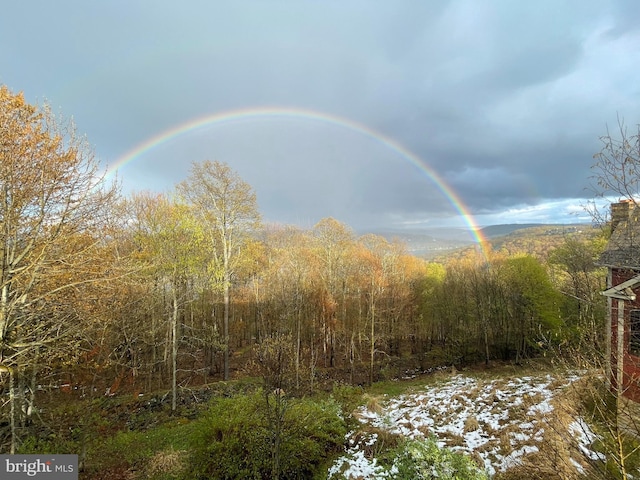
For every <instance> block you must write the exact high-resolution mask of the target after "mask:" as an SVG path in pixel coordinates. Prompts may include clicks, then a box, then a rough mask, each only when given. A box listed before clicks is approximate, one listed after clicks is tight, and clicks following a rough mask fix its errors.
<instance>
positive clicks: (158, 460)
mask: <svg viewBox="0 0 640 480" xmlns="http://www.w3.org/2000/svg"><path fill="white" fill-rule="evenodd" d="M186 461H187V452H186V451H184V450H174V449H173V447H170V448H168V449H166V450H162V451H160V452H158V453H156V454H155V455H154V456H153V457H151V459H150V460H149V463H148V464H147V474H148V475H149V476H153V475H160V474H171V473H178V472H180V471H182V470H183V469H184V468H185V467H186Z"/></svg>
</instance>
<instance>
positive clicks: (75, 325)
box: [0, 86, 604, 451]
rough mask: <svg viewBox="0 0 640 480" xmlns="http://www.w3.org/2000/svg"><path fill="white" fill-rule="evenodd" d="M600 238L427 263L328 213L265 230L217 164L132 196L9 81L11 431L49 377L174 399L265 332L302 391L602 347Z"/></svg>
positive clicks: (82, 388)
mask: <svg viewBox="0 0 640 480" xmlns="http://www.w3.org/2000/svg"><path fill="white" fill-rule="evenodd" d="M601 247H602V242H599V241H596V240H593V241H591V240H589V241H583V240H577V239H575V238H572V237H569V238H567V241H566V242H565V244H564V245H563V246H562V247H560V248H558V249H556V250H554V251H553V252H552V253H551V254H550V256H549V258H548V259H546V260H545V261H543V260H541V259H539V258H535V257H533V256H530V255H526V254H518V255H505V254H500V253H492V254H490V255H489V258H485V257H484V256H482V255H480V254H479V253H470V254H469V255H467V256H465V257H464V258H459V259H455V260H452V261H450V262H449V263H445V264H443V263H433V262H428V261H426V260H425V259H421V258H418V257H415V256H412V255H410V254H409V253H408V252H407V250H406V248H405V246H404V245H402V244H401V243H399V242H395V241H388V240H386V239H385V238H383V237H380V236H377V235H372V234H367V235H362V236H358V235H356V234H355V232H354V231H353V230H351V229H350V228H349V227H348V226H347V225H345V224H343V223H341V222H339V221H337V220H335V219H332V218H325V219H322V220H320V221H319V222H318V223H317V224H316V225H315V226H314V227H312V228H310V229H301V228H297V227H293V226H276V225H264V224H262V223H261V219H260V213H259V209H258V204H257V199H256V196H255V193H254V192H253V189H252V188H251V186H250V185H248V184H247V183H246V182H244V181H243V180H242V179H241V178H240V177H239V175H238V174H237V173H236V172H234V171H233V170H232V169H231V167H230V166H229V165H226V164H224V163H221V162H212V161H204V162H200V163H194V164H193V165H192V168H191V172H190V175H189V177H188V178H187V179H185V180H184V181H183V182H181V183H179V184H178V185H176V187H175V189H174V190H173V191H172V192H170V193H165V194H157V193H149V192H146V193H135V194H132V195H129V196H126V197H124V196H122V195H121V194H120V193H119V191H118V188H117V185H115V184H114V183H111V182H107V181H106V180H105V179H104V178H101V176H100V168H99V163H98V161H97V159H96V158H95V157H94V155H93V153H92V151H91V149H90V148H89V146H88V145H87V144H86V142H85V141H84V140H83V139H82V138H80V137H79V136H78V135H77V134H76V133H75V130H74V127H73V125H72V124H71V123H69V122H67V123H65V122H63V121H61V120H60V119H58V118H57V117H55V116H54V115H53V114H52V113H51V111H50V109H49V108H48V107H46V106H43V107H37V106H33V105H30V104H28V103H27V102H25V100H24V97H23V96H22V95H21V94H14V93H12V92H11V91H9V89H7V88H6V87H4V86H2V87H0V261H1V263H0V379H1V381H2V383H1V385H2V388H3V393H6V395H7V397H8V401H7V402H3V406H2V408H3V414H4V413H6V416H5V417H4V418H7V419H8V421H7V422H6V425H5V427H6V428H5V430H4V432H3V435H4V436H3V440H2V442H3V445H9V447H7V449H8V450H10V451H15V445H16V442H17V441H18V440H19V438H20V432H21V428H24V426H25V425H27V424H28V423H29V421H30V418H31V416H32V414H33V412H34V411H35V399H36V396H37V392H38V391H39V390H42V389H47V388H55V389H60V388H62V389H68V390H71V391H74V392H77V393H78V394H81V395H95V396H97V395H104V394H107V395H112V394H116V393H118V392H120V391H150V390H154V389H168V390H169V391H170V392H171V398H172V407H173V408H174V409H175V407H176V401H177V393H178V391H179V389H180V388H181V387H187V386H190V385H195V384H201V383H206V382H209V381H213V380H227V379H229V378H232V377H233V376H238V375H254V374H255V373H256V372H258V371H260V369H261V368H262V369H263V370H264V365H261V362H262V363H264V358H265V357H264V355H261V353H260V348H259V347H260V346H261V345H273V344H276V345H286V350H282V351H286V352H287V355H286V358H284V359H280V360H279V361H281V362H282V364H281V365H282V368H284V369H286V370H287V371H288V372H289V373H290V374H291V375H290V377H291V380H290V382H289V383H288V384H287V386H286V387H287V388H291V389H293V390H300V391H302V390H304V391H308V390H313V389H314V388H316V386H317V385H318V383H319V382H323V381H324V380H326V379H339V380H341V381H344V382H350V383H353V384H364V383H371V382H374V381H376V380H377V379H379V378H380V376H381V375H382V374H383V373H384V371H383V369H384V368H385V366H388V365H395V364H399V363H401V362H402V361H405V363H406V364H412V365H418V366H419V368H422V369H427V368H429V367H433V366H441V365H450V364H460V363H470V362H478V361H484V362H491V361H493V360H496V359H500V360H508V361H516V362H517V361H521V360H522V359H524V358H526V357H528V356H531V355H538V354H543V353H545V352H547V351H549V350H550V349H551V348H552V347H554V348H555V347H563V348H564V347H567V348H568V347H569V346H580V347H585V348H587V347H588V348H599V347H601V344H600V342H601V337H602V336H601V335H600V333H599V332H601V331H602V321H603V318H604V314H603V312H602V308H603V307H602V301H601V300H600V298H599V296H598V295H597V292H598V291H599V289H601V287H602V281H603V273H602V271H601V270H600V269H598V268H597V267H596V265H595V263H594V261H595V259H596V258H597V255H598V252H599V249H600V248H601ZM274 342H275V343H274ZM282 368H281V369H282Z"/></svg>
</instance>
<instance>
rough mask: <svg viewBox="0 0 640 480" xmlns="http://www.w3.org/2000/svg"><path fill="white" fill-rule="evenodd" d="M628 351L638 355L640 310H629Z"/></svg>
mask: <svg viewBox="0 0 640 480" xmlns="http://www.w3.org/2000/svg"><path fill="white" fill-rule="evenodd" d="M629 353H630V354H631V355H635V356H637V357H640V310H631V311H630V312H629Z"/></svg>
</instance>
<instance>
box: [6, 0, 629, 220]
mask: <svg viewBox="0 0 640 480" xmlns="http://www.w3.org/2000/svg"><path fill="white" fill-rule="evenodd" d="M637 18H640V3H637V2H634V1H631V0H628V1H623V0H619V1H616V0H609V1H597V0H592V1H577V0H576V1H571V2H562V3H559V2H555V1H551V0H549V1H540V2H510V1H504V0H501V1H499V0H488V1H486V2H477V1H472V0H461V1H437V2H412V1H394V2H364V1H348V2H337V1H329V2H312V1H305V0H303V1H296V2H292V1H269V2H266V1H264V2H260V1H239V2H225V1H216V2H207V1H196V0H187V1H185V2H180V3H179V4H178V3H176V2H168V1H154V2H151V1H134V2H124V1H112V2H102V3H98V2H93V3H88V2H82V1H77V0H76V1H72V0H62V1H58V2H35V1H25V2H12V3H11V4H8V5H5V6H4V9H3V15H2V17H1V18H0V39H1V41H0V65H1V66H2V68H0V83H2V84H6V85H7V86H8V87H9V88H10V89H11V90H13V91H16V92H17V91H23V92H24V93H25V97H26V98H27V100H28V101H30V102H33V103H41V102H42V101H44V100H46V101H47V102H48V103H50V104H51V106H52V107H53V108H54V110H55V111H56V112H58V111H59V112H61V113H62V114H64V115H65V116H68V117H73V118H74V121H75V123H76V125H77V128H78V131H79V132H80V133H82V134H85V135H86V136H87V138H88V141H89V143H90V144H91V145H93V146H94V148H95V151H96V154H97V155H98V157H99V158H100V160H101V161H102V162H103V165H104V166H105V168H108V167H109V166H112V167H113V165H116V164H118V163H119V162H122V160H123V159H124V158H126V157H127V155H128V154H130V152H134V151H135V150H136V149H139V148H140V147H141V146H144V145H145V144H146V143H148V142H150V141H151V140H152V139H154V138H160V137H161V136H162V135H163V133H166V132H171V131H175V130H176V129H179V128H180V127H181V126H185V125H189V124H190V123H193V122H196V121H197V120H198V119H203V118H209V117H220V118H222V117H225V115H227V116H228V115H229V114H230V113H231V112H238V111H247V112H251V111H265V110H271V111H273V112H274V114H273V115H245V116H239V117H238V118H236V119H235V120H233V121H216V122H210V123H208V124H204V125H201V126H200V127H199V128H194V129H191V130H189V129H186V130H185V131H184V132H182V133H181V134H180V135H176V136H174V137H172V138H170V139H168V140H167V141H165V142H159V143H158V144H156V145H155V146H153V148H148V149H146V150H144V151H140V152H139V153H138V154H137V155H135V156H134V157H133V158H132V159H131V161H129V162H127V163H125V164H124V165H122V166H121V167H120V168H119V169H118V178H119V179H120V181H121V182H122V185H123V187H124V190H125V192H129V191H133V190H155V191H166V190H168V189H171V188H172V187H173V186H174V185H175V184H177V183H178V182H179V181H181V180H182V179H183V178H185V177H186V176H187V175H188V172H189V166H190V164H191V163H192V162H194V161H195V162H199V161H203V160H218V161H221V162H225V163H227V164H229V166H230V167H231V168H233V169H234V170H235V171H237V172H238V173H239V174H240V176H241V177H242V178H243V179H244V180H246V181H247V182H248V183H249V184H251V185H252V187H253V188H254V189H255V191H256V194H257V197H258V203H259V206H260V210H261V212H262V214H263V216H264V218H265V220H266V221H269V222H279V223H295V224H299V225H302V226H309V225H312V224H314V223H315V222H317V221H318V220H320V219H321V218H324V217H329V216H332V217H334V218H337V219H338V220H340V221H343V222H345V223H347V224H349V225H350V226H352V227H354V228H356V229H367V228H369V229H374V228H377V229H380V228H389V229H407V230H417V229H421V228H426V227H431V226H461V225H464V224H465V220H464V219H463V218H462V215H463V214H465V213H467V212H469V213H471V214H472V215H473V218H474V219H475V220H474V221H475V223H476V224H478V225H489V224H496V223H577V222H582V221H588V219H589V217H588V215H586V213H585V212H584V210H583V209H582V206H583V205H585V204H586V203H588V201H589V200H590V198H591V196H592V192H591V191H590V190H589V186H590V184H591V180H590V175H591V171H590V167H591V165H592V163H593V155H594V154H595V153H596V152H598V151H599V150H600V148H601V144H600V141H599V137H600V136H601V135H603V134H605V133H606V130H607V126H609V127H612V128H615V127H616V125H617V121H618V118H622V119H624V121H625V122H626V124H627V125H630V126H634V125H636V124H637V123H640V112H639V107H640V87H639V86H638V85H640V82H638V75H639V74H638V71H637V65H638V64H639V63H640V62H639V60H640V26H638V25H637V22H636V20H637ZM277 111H300V112H307V114H300V115H277V114H276V112H277ZM314 115H315V116H316V117H318V118H313V116H314ZM322 118H326V119H333V121H331V120H327V121H320V120H321V119H322ZM448 192H449V193H450V194H448Z"/></svg>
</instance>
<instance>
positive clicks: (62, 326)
mask: <svg viewBox="0 0 640 480" xmlns="http://www.w3.org/2000/svg"><path fill="white" fill-rule="evenodd" d="M115 196H116V190H115V187H114V186H105V185H104V184H103V183H102V182H100V176H99V165H98V162H97V161H96V159H95V158H94V156H93V154H92V152H91V150H90V149H89V147H88V146H87V144H86V143H85V141H83V139H81V138H79V137H78V136H77V135H76V133H75V131H74V127H73V125H71V124H69V123H63V122H61V121H60V120H58V119H57V118H55V116H54V115H53V114H52V112H51V111H50V109H49V108H48V107H46V106H44V107H42V108H37V107H35V106H32V105H29V104H28V103H26V102H25V100H24V97H23V95H22V94H13V93H11V92H10V91H9V90H8V89H7V87H5V86H1V87H0V371H2V372H3V373H8V374H9V384H10V386H9V389H10V391H11V402H10V404H11V425H12V434H11V451H12V452H13V451H15V447H16V435H15V433H16V432H15V424H16V417H15V415H16V409H17V405H16V394H17V392H18V390H17V388H16V377H18V376H19V375H20V373H21V371H22V370H23V369H24V368H26V367H27V366H28V365H29V364H30V363H31V362H34V361H36V359H38V358H39V357H40V356H41V355H42V354H43V352H44V351H45V350H46V348H47V347H50V346H52V345H53V344H55V342H59V340H60V339H61V338H63V337H64V336H65V334H66V333H68V332H69V330H70V329H71V328H72V325H74V324H75V323H76V322H74V321H73V320H74V311H73V307H72V306H70V305H69V304H67V303H65V302H64V301H63V296H64V295H65V294H67V293H68V292H73V291H76V290H77V289H78V288H79V287H80V286H81V285H83V284H87V283H91V282H96V281H98V280H99V279H101V278H104V277H103V275H104V272H103V271H96V269H93V268H92V259H95V258H96V257H95V252H96V250H97V249H100V248H101V247H102V246H103V244H104V242H105V239H104V238H103V237H102V235H101V234H100V231H101V225H103V224H104V222H105V220H106V217H105V216H106V213H107V212H108V209H107V208H106V207H108V206H109V205H110V204H111V202H112V200H113V199H114V198H115Z"/></svg>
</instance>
